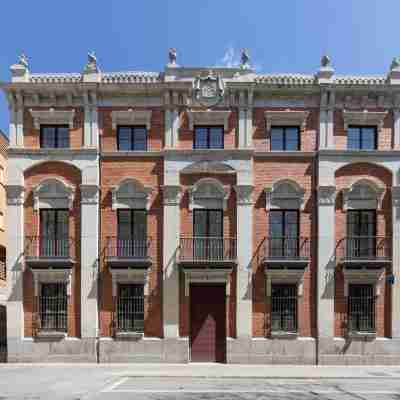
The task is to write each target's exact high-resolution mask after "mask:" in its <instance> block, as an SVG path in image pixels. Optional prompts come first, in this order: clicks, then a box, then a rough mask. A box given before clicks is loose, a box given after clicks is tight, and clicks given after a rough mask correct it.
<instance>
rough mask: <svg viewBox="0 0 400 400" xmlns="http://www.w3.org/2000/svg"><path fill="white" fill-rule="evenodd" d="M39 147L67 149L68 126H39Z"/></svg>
mask: <svg viewBox="0 0 400 400" xmlns="http://www.w3.org/2000/svg"><path fill="white" fill-rule="evenodd" d="M40 147H42V148H45V149H58V148H69V127H68V125H41V126H40Z"/></svg>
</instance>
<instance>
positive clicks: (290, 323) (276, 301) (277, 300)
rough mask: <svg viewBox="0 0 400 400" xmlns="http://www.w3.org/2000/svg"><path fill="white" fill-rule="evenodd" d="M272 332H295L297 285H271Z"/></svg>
mask: <svg viewBox="0 0 400 400" xmlns="http://www.w3.org/2000/svg"><path fill="white" fill-rule="evenodd" d="M271 303H272V304H271V328H272V332H286V333H296V332H297V285H296V284H273V285H272V287H271Z"/></svg>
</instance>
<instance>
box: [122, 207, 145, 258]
mask: <svg viewBox="0 0 400 400" xmlns="http://www.w3.org/2000/svg"><path fill="white" fill-rule="evenodd" d="M117 252H118V256H119V257H137V258H145V257H146V256H147V212H146V211H145V210H118V238H117Z"/></svg>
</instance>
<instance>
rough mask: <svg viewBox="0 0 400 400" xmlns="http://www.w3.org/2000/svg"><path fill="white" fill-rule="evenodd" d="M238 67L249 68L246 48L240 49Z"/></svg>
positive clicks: (248, 56)
mask: <svg viewBox="0 0 400 400" xmlns="http://www.w3.org/2000/svg"><path fill="white" fill-rule="evenodd" d="M240 67H241V68H243V69H247V68H250V55H249V51H248V49H242V51H241V54H240Z"/></svg>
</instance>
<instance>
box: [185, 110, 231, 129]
mask: <svg viewBox="0 0 400 400" xmlns="http://www.w3.org/2000/svg"><path fill="white" fill-rule="evenodd" d="M187 115H188V118H189V129H190V130H193V129H194V126H195V125H223V126H224V131H225V132H227V131H228V121H229V116H230V115H231V111H230V110H229V111H219V110H218V111H211V110H207V111H201V110H187Z"/></svg>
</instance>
